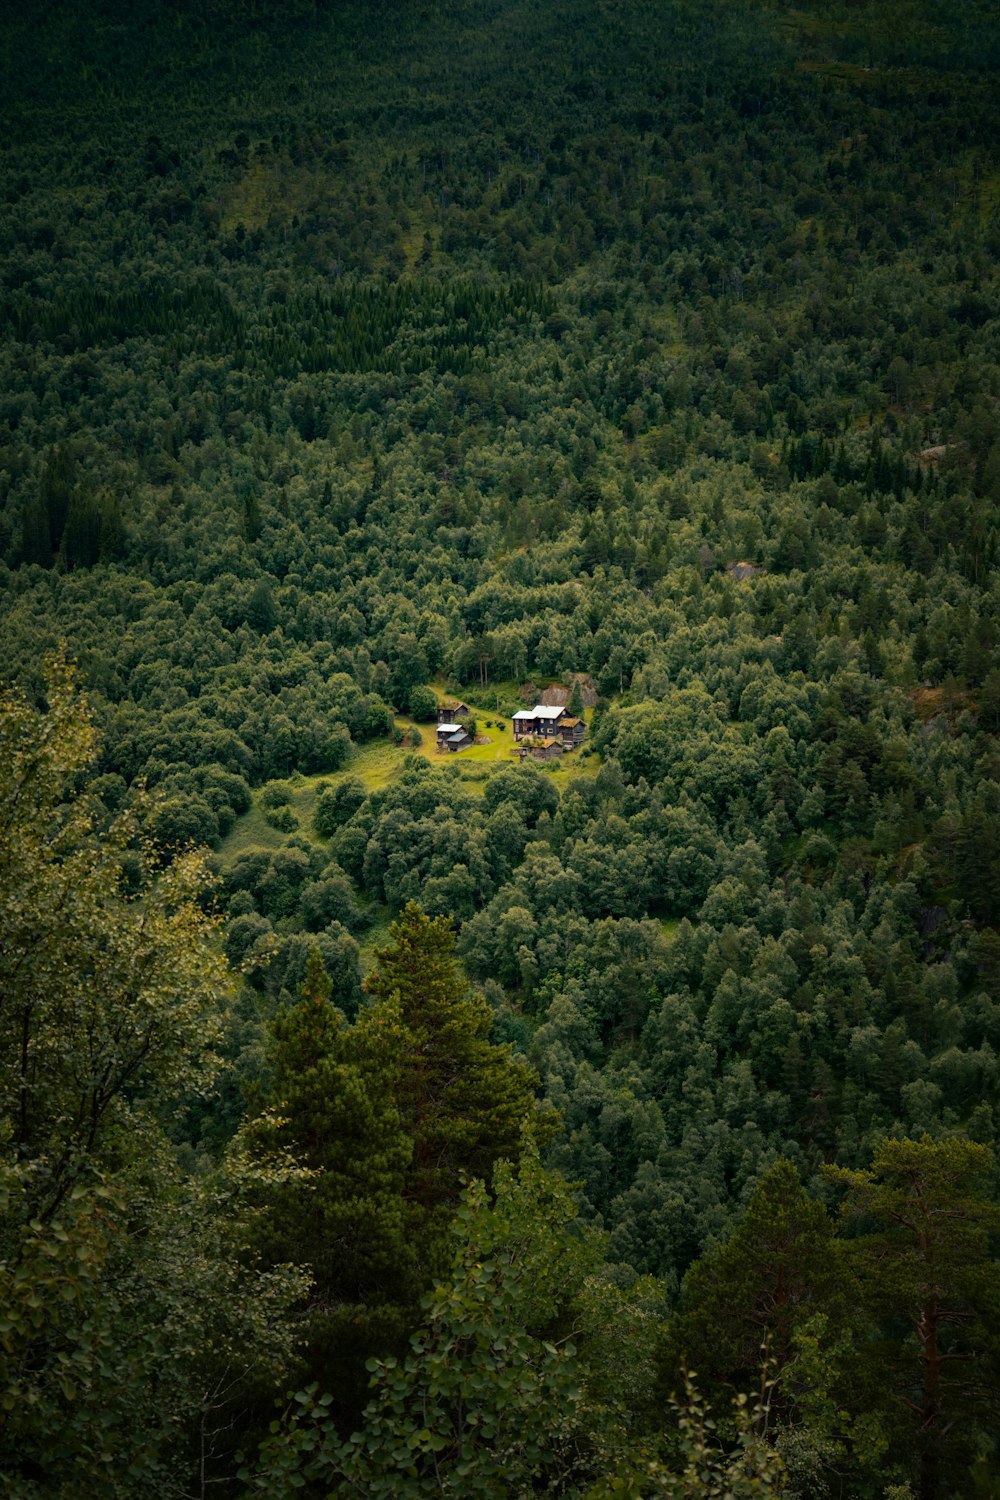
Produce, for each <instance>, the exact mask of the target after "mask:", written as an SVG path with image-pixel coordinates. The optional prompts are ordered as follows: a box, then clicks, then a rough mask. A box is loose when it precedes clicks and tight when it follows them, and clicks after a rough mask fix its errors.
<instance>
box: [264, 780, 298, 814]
mask: <svg viewBox="0 0 1000 1500" xmlns="http://www.w3.org/2000/svg"><path fill="white" fill-rule="evenodd" d="M291 800H292V794H291V792H290V791H289V790H288V788H287V786H285V785H284V783H283V782H281V781H269V782H268V783H267V786H266V787H265V788H264V790H263V791H262V792H261V794H260V805H261V807H263V808H270V807H287V806H288V805H289V804H290V802H291Z"/></svg>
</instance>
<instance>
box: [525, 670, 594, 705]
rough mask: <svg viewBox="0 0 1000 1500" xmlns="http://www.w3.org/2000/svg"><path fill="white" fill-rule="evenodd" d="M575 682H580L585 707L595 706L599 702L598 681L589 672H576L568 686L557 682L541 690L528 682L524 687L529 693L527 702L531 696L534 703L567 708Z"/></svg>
mask: <svg viewBox="0 0 1000 1500" xmlns="http://www.w3.org/2000/svg"><path fill="white" fill-rule="evenodd" d="M574 682H579V684H580V695H581V697H582V698H583V706H584V708H593V706H594V704H595V703H596V702H597V683H596V682H595V681H594V679H593V677H591V675H590V673H589V672H574V673H573V674H572V675H571V677H570V680H569V686H568V687H560V685H559V684H558V683H555V684H554V685H553V686H552V687H547V688H542V689H541V690H540V691H539V690H538V689H537V688H535V687H534V685H533V684H532V683H526V684H525V686H524V689H523V692H524V693H525V694H527V697H526V698H525V702H527V701H528V699H529V698H530V700H531V702H532V703H544V704H545V707H546V708H565V707H566V705H567V703H568V702H569V700H570V695H571V694H572V692H573V683H574ZM529 688H530V689H531V691H530V692H529V691H528V690H529Z"/></svg>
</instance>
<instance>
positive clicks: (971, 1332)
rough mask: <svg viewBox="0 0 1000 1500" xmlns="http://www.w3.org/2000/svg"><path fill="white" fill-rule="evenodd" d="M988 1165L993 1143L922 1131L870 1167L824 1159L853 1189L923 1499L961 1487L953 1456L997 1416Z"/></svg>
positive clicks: (999, 1356) (860, 1256)
mask: <svg viewBox="0 0 1000 1500" xmlns="http://www.w3.org/2000/svg"><path fill="white" fill-rule="evenodd" d="M991 1167H992V1156H991V1153H990V1150H989V1148H988V1147H987V1146H983V1145H979V1144H977V1143H976V1142H974V1141H963V1140H946V1141H938V1142H935V1141H932V1140H931V1139H930V1137H929V1136H924V1137H923V1138H922V1139H921V1140H919V1141H913V1140H884V1141H882V1142H881V1144H880V1145H879V1146H878V1147H877V1148H876V1151H875V1155H874V1158H873V1160H872V1165H871V1167H870V1168H869V1169H868V1170H867V1171H849V1170H848V1169H846V1168H843V1167H828V1168H826V1169H825V1170H826V1173H827V1175H828V1176H829V1177H830V1178H831V1179H833V1180H834V1181H836V1182H839V1183H841V1184H842V1185H843V1186H844V1187H846V1189H847V1196H846V1197H845V1199H844V1203H843V1206H842V1214H843V1217H844V1218H845V1220H846V1221H847V1222H848V1223H859V1224H860V1226H861V1227H862V1230H863V1232H862V1233H861V1234H859V1235H858V1236H857V1237H856V1238H854V1239H852V1240H850V1241H848V1250H849V1253H850V1255H851V1258H852V1260H853V1261H854V1263H855V1265H856V1268H857V1271H858V1274H859V1276H860V1278H861V1280H862V1282H863V1284H864V1285H865V1287H866V1290H867V1292H868V1296H869V1298H870V1301H871V1304H872V1307H873V1309H874V1311H875V1313H876V1315H877V1316H878V1317H879V1318H880V1320H881V1322H882V1325H883V1330H884V1335H885V1339H886V1349H887V1353H888V1355H889V1361H888V1364H889V1368H890V1370H891V1372H892V1376H893V1378H894V1380H895V1396H896V1401H897V1411H899V1410H902V1411H908V1412H909V1413H910V1414H911V1416H910V1421H909V1422H908V1423H906V1424H900V1423H898V1422H897V1423H896V1424H895V1430H896V1432H897V1433H898V1434H899V1439H900V1442H899V1453H900V1457H901V1458H902V1459H904V1460H911V1461H913V1462H914V1464H915V1469H916V1473H915V1476H914V1477H915V1479H916V1482H917V1494H918V1495H919V1496H920V1500H938V1497H939V1496H942V1495H945V1494H949V1495H950V1494H952V1493H954V1473H955V1465H956V1464H957V1463H958V1462H959V1460H961V1459H963V1458H965V1459H966V1460H968V1459H970V1458H971V1457H972V1456H973V1454H974V1453H975V1452H976V1450H977V1447H978V1448H979V1449H980V1451H982V1450H983V1449H984V1448H985V1447H986V1445H987V1443H991V1441H992V1440H991V1438H990V1434H993V1433H995V1432H996V1430H997V1424H998V1421H1000V1396H998V1392H1000V1342H998V1339H997V1332H996V1329H997V1310H998V1308H1000V1274H998V1271H997V1265H996V1261H995V1260H994V1259H993V1257H992V1255H991V1253H990V1238H991V1236H992V1235H996V1233H997V1232H998V1230H1000V1209H998V1208H997V1206H996V1204H995V1203H992V1202H990V1201H989V1199H988V1180H989V1174H990V1171H991ZM907 1324H908V1325H909V1328H910V1330H911V1333H910V1337H909V1339H905V1340H903V1341H902V1342H901V1341H900V1338H899V1330H900V1327H901V1326H902V1327H905V1326H906V1325H907Z"/></svg>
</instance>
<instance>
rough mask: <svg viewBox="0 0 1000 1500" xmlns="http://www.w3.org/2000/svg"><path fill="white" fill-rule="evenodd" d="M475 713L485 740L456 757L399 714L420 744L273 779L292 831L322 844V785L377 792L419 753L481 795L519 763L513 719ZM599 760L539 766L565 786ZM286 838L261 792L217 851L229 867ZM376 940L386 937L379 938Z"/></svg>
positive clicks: (367, 752)
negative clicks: (355, 785) (347, 780)
mask: <svg viewBox="0 0 1000 1500" xmlns="http://www.w3.org/2000/svg"><path fill="white" fill-rule="evenodd" d="M476 714H477V721H478V725H479V730H480V738H481V739H483V740H485V741H486V743H483V744H476V745H470V747H469V748H468V749H467V750H459V751H458V752H457V753H456V754H454V755H452V754H448V753H442V752H440V751H439V750H438V748H437V726H436V725H434V724H414V721H413V720H412V719H408V718H405V717H402V716H401V717H399V718H397V720H396V725H397V727H398V728H399V729H401V730H403V732H404V734H406V735H408V734H409V732H410V731H411V730H412V729H414V728H416V729H417V730H418V731H419V734H420V744H419V745H416V746H412V745H409V744H404V745H394V744H389V743H387V742H386V741H384V740H381V741H379V742H378V743H377V744H374V745H356V746H354V747H353V748H352V750H351V753H350V755H349V757H348V760H347V763H346V765H345V766H344V767H343V769H342V770H340V771H332V772H325V773H322V774H320V775H317V776H303V775H301V774H300V773H299V772H294V773H293V774H292V775H291V776H289V777H287V778H286V779H285V780H284V781H282V782H278V783H272V785H273V784H277V785H279V786H284V787H286V788H287V790H288V792H289V793H290V795H291V799H292V800H291V803H290V804H289V805H290V807H291V810H292V812H293V813H294V815H295V817H296V818H297V819H298V825H299V826H298V828H297V829H296V830H294V831H295V832H296V833H299V834H302V835H304V837H306V838H307V839H310V840H311V841H312V842H313V843H322V842H323V840H321V839H319V838H317V836H316V834H315V833H314V832H313V827H312V819H313V813H314V811H315V808H316V800H317V798H318V797H319V794H320V792H321V790H322V789H323V787H325V786H335V785H336V783H337V782H338V781H341V780H343V779H344V777H346V776H356V777H357V778H358V780H359V781H360V782H361V783H362V784H363V786H364V787H365V789H366V791H369V792H374V791H378V790H379V789H380V788H381V787H384V786H388V784H389V783H390V782H391V781H393V780H395V778H396V777H397V776H399V775H400V773H401V772H402V769H403V766H404V765H405V763H406V758H407V756H409V755H420V756H422V757H423V758H424V759H425V760H427V761H429V762H430V764H431V765H432V766H438V767H444V766H450V767H456V768H457V770H458V774H459V777H460V779H461V781H462V783H463V785H464V786H466V787H467V788H468V790H469V791H470V792H473V793H480V794H481V793H482V791H483V790H484V788H485V785H486V782H487V780H488V779H489V777H490V776H491V775H492V773H493V772H494V771H495V770H497V769H498V768H499V767H501V766H505V765H509V766H516V765H517V764H518V761H517V759H516V757H515V756H513V755H512V754H511V750H512V748H513V744H514V739H513V735H512V733H511V728H510V723H509V721H508V722H504V723H502V724H499V723H498V721H497V720H496V719H493V720H492V726H491V725H490V724H489V723H488V722H487V720H488V719H489V718H490V715H489V714H487V713H485V712H484V711H483V710H482V709H477V710H476ZM600 764H601V758H600V756H599V755H596V754H585V753H584V752H583V751H574V753H573V754H572V755H564V756H563V757H562V759H561V760H557V761H549V762H546V763H544V764H542V765H540V767H539V769H540V770H542V771H543V772H544V773H545V775H547V776H551V777H552V779H553V780H554V781H555V783H556V785H557V786H560V787H565V786H568V785H569V784H570V783H571V782H572V781H574V780H575V779H577V778H578V777H584V776H587V777H589V776H596V775H597V772H598V770H599V769H600ZM288 837H289V835H288V834H287V833H284V832H282V831H281V830H280V829H277V828H272V827H271V825H270V824H269V823H268V822H267V821H266V820H265V817H264V812H263V809H262V808H261V806H260V792H259V791H258V792H257V793H256V795H255V796H254V805H253V807H252V808H251V809H250V811H249V812H247V813H244V815H243V816H242V817H241V818H237V820H236V823H235V824H234V825H233V828H232V830H231V832H230V833H229V834H228V835H227V837H226V838H224V839H223V840H222V843H221V844H220V846H219V855H220V858H221V860H222V863H223V865H229V864H231V863H232V862H233V860H235V859H238V858H239V856H240V855H241V854H243V853H245V852H246V850H248V849H280V848H281V845H282V844H283V843H284V842H285V840H286V838H288ZM378 941H382V939H381V938H379V939H378Z"/></svg>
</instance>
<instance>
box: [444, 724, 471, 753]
mask: <svg viewBox="0 0 1000 1500" xmlns="http://www.w3.org/2000/svg"><path fill="white" fill-rule="evenodd" d="M471 744H472V735H471V734H470V733H469V731H468V730H467V729H466V728H465V726H464V724H439V725H438V731H437V747H438V749H439V750H446V751H448V752H449V754H454V752H455V751H456V750H467V749H468V747H469V746H470V745H471Z"/></svg>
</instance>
